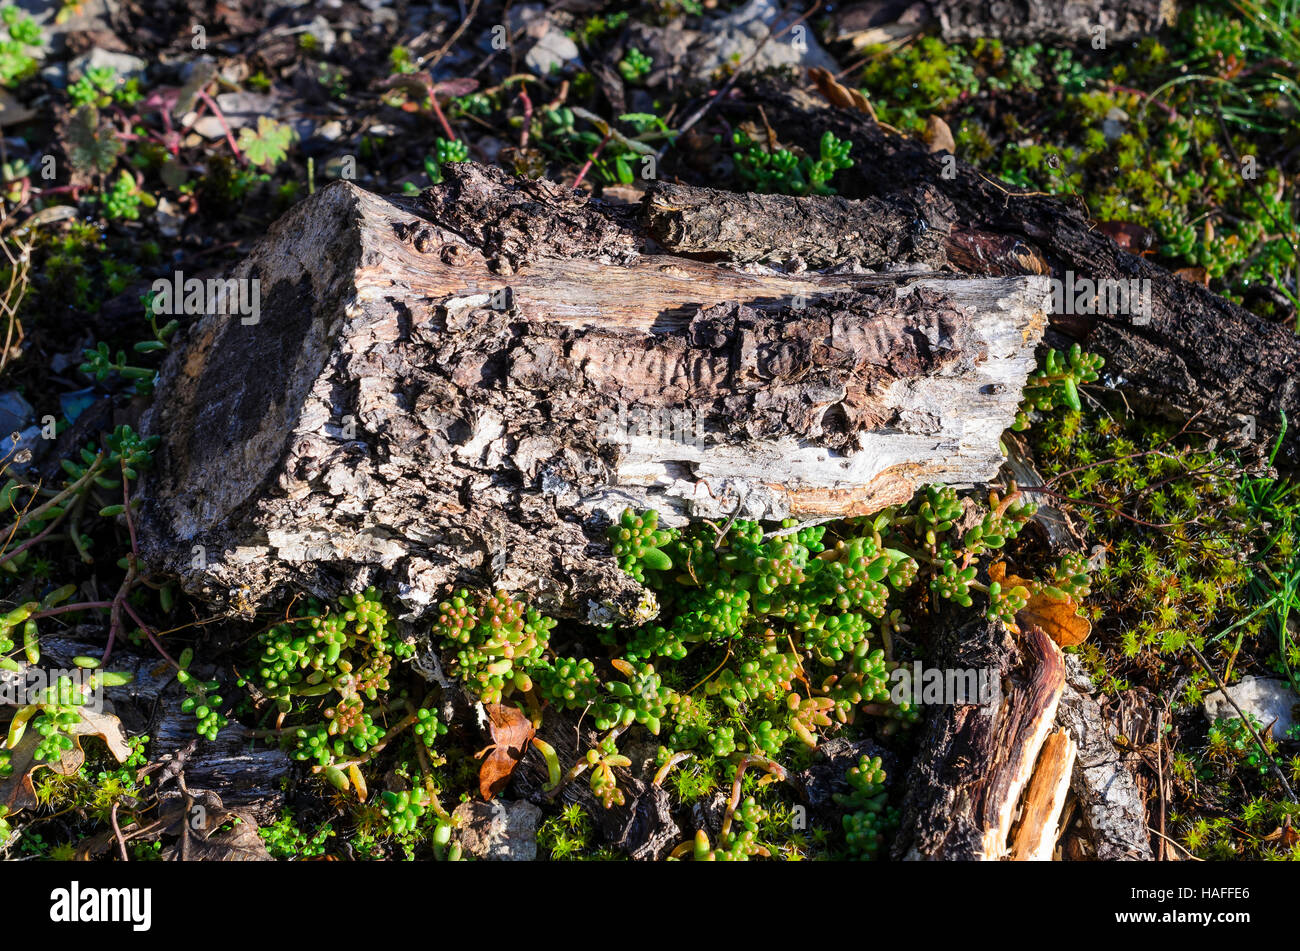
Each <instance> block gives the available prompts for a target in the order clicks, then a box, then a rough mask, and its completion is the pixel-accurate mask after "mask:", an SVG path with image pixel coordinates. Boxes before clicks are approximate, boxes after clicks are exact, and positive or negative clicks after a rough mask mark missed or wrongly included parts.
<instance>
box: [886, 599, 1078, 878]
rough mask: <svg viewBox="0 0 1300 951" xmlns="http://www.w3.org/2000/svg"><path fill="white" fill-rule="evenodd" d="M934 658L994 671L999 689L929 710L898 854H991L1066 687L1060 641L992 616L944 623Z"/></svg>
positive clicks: (968, 857)
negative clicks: (981, 700)
mask: <svg viewBox="0 0 1300 951" xmlns="http://www.w3.org/2000/svg"><path fill="white" fill-rule="evenodd" d="M932 649H933V651H934V654H933V660H932V661H931V665H932V666H933V667H936V668H938V669H941V670H971V669H975V670H990V671H996V672H997V676H998V677H999V678H1000V680H1001V681H1002V684H1003V685H1002V688H1001V690H1000V691H999V693H1000V696H994V697H992V698H990V699H989V701H987V702H986V703H985V704H982V705H979V704H960V703H959V704H945V705H941V706H936V707H932V708H931V709H930V710H929V712H928V714H927V716H926V723H925V729H924V732H923V734H922V737H921V742H920V745H919V748H918V753H917V756H916V759H915V760H914V761H913V763H912V767H911V770H910V772H909V773H908V777H907V789H906V793H905V795H904V799H903V815H902V830H903V831H902V832H901V833H900V834H899V836H898V838H897V839H896V840H895V842H894V847H893V850H894V855H895V857H896V858H902V859H907V860H914V861H915V860H924V861H935V860H959V861H972V860H997V859H1001V858H1003V857H1004V856H1005V855H1006V853H1007V848H1008V835H1009V833H1010V832H1011V826H1012V820H1013V817H1014V814H1015V810H1016V807H1017V804H1018V803H1019V801H1020V795H1021V793H1022V792H1023V791H1024V789H1025V786H1026V784H1027V783H1028V782H1029V779H1030V776H1031V775H1032V773H1033V770H1034V765H1035V762H1036V760H1037V758H1038V753H1039V750H1040V748H1041V747H1042V745H1043V742H1044V740H1045V739H1046V737H1047V734H1048V732H1049V731H1050V729H1051V726H1052V722H1053V719H1054V718H1055V716H1056V707H1057V704H1058V702H1059V701H1060V698H1061V691H1062V690H1063V689H1064V687H1065V665H1064V663H1063V660H1062V655H1061V652H1060V649H1059V648H1057V646H1056V645H1055V644H1053V643H1052V641H1051V639H1050V638H1048V637H1047V635H1046V634H1044V633H1043V632H1042V630H1041V629H1040V628H1038V627H1031V628H1029V629H1028V630H1027V631H1025V633H1024V634H1023V635H1021V636H1020V637H1019V638H1017V639H1012V637H1011V635H1010V634H1008V633H1007V631H1006V630H1005V629H1004V628H1003V626H1002V624H1001V623H1000V622H997V621H987V620H984V619H982V618H981V619H977V620H975V621H970V622H968V623H966V624H964V625H960V626H953V625H942V626H941V628H940V631H939V634H938V636H937V637H936V639H935V643H934V644H933V645H932Z"/></svg>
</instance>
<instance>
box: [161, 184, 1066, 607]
mask: <svg viewBox="0 0 1300 951" xmlns="http://www.w3.org/2000/svg"><path fill="white" fill-rule="evenodd" d="M657 194H663V193H657ZM671 194H672V195H673V196H675V198H674V200H678V199H680V200H681V201H682V202H684V203H685V202H688V201H689V200H691V199H692V198H697V197H698V195H697V194H696V193H695V191H694V190H692V189H675V190H672V191H671ZM712 194H713V193H706V196H707V195H712ZM787 202H788V200H787V199H771V200H769V199H766V198H758V197H752V198H750V199H748V200H747V204H748V206H749V208H750V210H749V211H747V212H745V214H747V215H748V216H749V219H750V220H752V221H753V222H754V228H753V231H754V233H755V234H762V233H768V234H771V233H772V227H771V221H774V220H777V219H778V218H779V219H780V220H781V221H788V220H789V218H788V207H789V206H788V204H787ZM769 205H770V207H771V208H773V209H777V211H773V212H772V214H771V215H770V216H769V214H768V211H767V209H768V208H769ZM900 207H901V206H900ZM800 210H801V213H802V215H803V217H804V220H805V221H806V222H808V227H809V229H810V233H813V234H818V233H825V231H826V224H825V223H826V222H827V221H831V222H842V221H843V220H844V214H845V205H844V203H842V202H836V201H832V202H827V201H824V200H821V199H803V200H802V201H801V202H800ZM914 210H915V209H913V208H912V207H910V206H909V207H906V208H905V209H904V210H903V211H902V212H900V214H908V215H910V214H913V212H914ZM764 224H766V225H767V230H766V232H765V231H764V227H763V226H764ZM782 227H785V226H784V225H783V226H782ZM863 234H864V235H865V234H866V233H865V232H863ZM876 238H879V239H880V240H883V241H889V242H892V241H893V240H894V239H893V238H891V237H889V236H886V235H884V234H877V235H876ZM876 238H871V237H869V236H865V237H860V238H858V239H855V242H850V243H851V244H852V246H853V248H854V249H855V250H854V251H853V256H854V257H860V254H861V252H862V250H863V249H864V248H866V247H867V246H868V245H870V244H871V242H872V241H875V240H876ZM678 243H679V244H682V245H683V246H685V245H686V244H689V245H690V246H691V247H693V248H696V249H698V250H703V246H702V245H700V243H699V242H696V241H693V239H692V235H691V232H690V231H689V229H687V230H686V231H683V232H682V233H681V240H680V242H678ZM893 247H894V245H892V244H890V245H888V248H889V249H890V253H893V252H892V248H893ZM927 247H929V248H930V252H929V253H930V257H929V259H928V260H930V261H934V260H935V259H934V257H933V250H934V248H933V246H932V245H931V246H927ZM717 250H718V251H719V252H720V253H722V254H723V255H724V256H725V254H726V252H728V251H729V250H731V249H730V248H727V247H720V248H718V249H717ZM827 263H830V262H829V260H828V261H827ZM840 263H846V262H840ZM847 263H848V265H849V266H848V268H846V270H848V271H850V272H852V271H855V270H857V269H856V268H855V267H854V265H853V262H852V261H849V262H847ZM234 276H235V277H238V278H243V279H253V278H256V279H258V280H260V281H261V287H262V288H263V289H264V292H265V293H266V300H264V301H263V302H262V305H263V306H262V310H261V313H262V319H261V321H260V322H259V323H258V324H257V325H253V326H248V325H244V324H241V322H240V321H239V320H238V319H231V318H228V317H221V316H220V315H215V314H209V315H207V316H205V317H203V318H202V319H201V320H199V321H198V322H197V323H196V324H194V325H193V326H191V327H190V328H189V329H188V334H187V337H186V342H185V346H184V347H183V348H182V349H179V350H178V351H177V352H175V353H173V354H172V355H171V356H170V357H169V359H168V361H167V363H166V365H165V366H164V368H163V371H162V375H161V378H160V382H159V399H158V400H157V401H156V402H155V404H154V407H153V408H152V409H151V411H150V414H149V416H148V417H147V418H146V420H145V423H144V425H145V427H146V429H147V431H149V432H152V433H158V434H159V435H161V436H162V438H163V443H162V446H161V447H160V449H159V451H158V453H157V457H156V461H157V465H156V467H155V469H154V471H153V472H152V473H151V474H150V475H149V476H148V484H147V486H146V487H145V501H144V507H143V510H142V512H141V525H142V526H143V533H142V549H143V552H144V554H145V557H146V559H147V560H148V561H149V562H151V563H152V564H153V566H154V567H156V568H159V569H163V570H167V571H171V572H174V573H176V574H178V575H179V576H180V577H181V579H182V582H183V584H184V585H185V587H186V589H187V590H189V591H190V592H192V593H195V594H198V595H201V596H205V597H208V598H210V599H213V600H216V601H218V602H224V603H225V604H226V605H227V607H228V608H229V609H230V610H232V611H236V612H240V613H247V612H249V611H251V610H252V609H253V608H254V607H256V606H257V605H258V604H259V603H260V602H262V601H263V600H265V599H266V598H267V597H268V596H269V595H271V594H272V592H273V591H274V590H275V589H276V588H277V587H278V586H280V585H281V584H284V583H288V582H293V583H295V584H298V585H303V586H305V587H307V588H308V589H309V590H314V591H316V592H318V593H320V594H322V595H325V594H327V593H329V594H332V593H335V592H337V591H338V590H339V589H340V588H344V589H346V588H349V587H352V586H358V585H361V584H366V583H372V582H378V583H380V584H387V585H388V586H389V587H390V588H391V589H395V591H396V593H397V595H398V596H399V597H400V598H402V599H403V600H404V601H405V602H406V604H407V606H408V607H409V608H410V610H411V612H412V614H419V613H421V612H422V611H423V610H424V609H426V608H427V607H428V606H429V605H431V604H436V603H437V601H438V600H439V599H440V598H441V597H442V596H443V595H444V593H445V591H446V589H447V587H448V586H449V585H451V584H453V583H462V584H472V585H475V586H483V585H487V584H492V585H496V586H500V587H504V588H506V589H508V590H512V591H522V592H525V593H526V594H528V595H529V596H531V597H533V598H535V599H536V600H537V601H538V603H539V604H540V606H542V607H543V608H544V609H546V610H549V611H554V612H559V613H567V614H570V615H577V616H583V617H588V618H590V619H593V620H597V621H608V620H612V619H624V620H633V619H637V618H644V617H647V616H649V615H650V614H651V613H652V612H653V611H654V610H655V607H654V603H653V598H652V596H650V595H649V593H648V592H646V591H644V590H643V589H642V588H641V587H640V586H639V585H637V584H636V583H635V582H634V581H632V580H631V579H630V578H628V577H627V576H625V575H624V574H623V573H622V572H621V571H619V570H618V568H617V567H616V565H615V564H614V562H613V560H612V559H611V558H609V557H608V547H607V545H606V542H605V539H604V534H603V528H604V526H606V525H608V524H609V521H610V518H611V517H616V516H617V514H618V513H619V512H620V511H621V510H622V509H623V508H624V507H625V506H627V505H633V506H643V507H654V508H657V509H659V510H660V511H661V512H662V513H663V521H664V522H666V523H668V524H680V522H681V521H682V519H683V518H684V517H685V516H687V515H688V514H693V515H697V516H704V517H718V518H721V517H725V516H727V515H730V514H731V513H733V512H736V511H737V510H738V509H739V510H740V511H742V512H743V513H744V514H746V515H748V516H749V517H768V518H782V517H785V516H788V515H795V516H807V517H817V516H832V515H852V514H862V513H867V512H871V511H874V510H876V509H878V508H880V507H882V506H884V505H887V504H891V503H896V502H902V501H905V500H906V499H908V498H909V497H910V496H911V495H912V493H913V491H914V490H915V488H916V487H917V486H918V485H920V484H923V483H929V482H946V483H967V482H978V481H983V480H986V479H989V478H992V477H993V475H994V474H995V473H996V471H997V468H998V466H999V464H1000V462H1001V455H1000V452H999V450H998V438H999V435H1000V434H1001V432H1002V431H1003V430H1004V429H1005V427H1006V426H1007V425H1008V424H1009V423H1010V422H1011V420H1012V418H1013V417H1014V414H1015V411H1016V407H1017V404H1018V402H1019V400H1020V390H1021V386H1022V384H1023V383H1024V380H1025V378H1026V376H1027V374H1028V373H1029V371H1030V370H1031V368H1032V365H1033V362H1034V357H1033V350H1034V346H1035V345H1036V344H1037V343H1038V341H1039V340H1040V338H1041V335H1042V331H1043V328H1044V326H1045V321H1046V318H1045V316H1044V312H1045V308H1046V307H1047V304H1048V297H1049V293H1048V286H1047V283H1046V281H1045V280H1044V279H1042V278H997V279H987V280H974V281H972V280H961V279H951V278H950V277H947V276H944V275H933V276H929V277H925V278H908V279H905V278H900V277H898V276H897V275H894V276H890V275H881V274H869V273H867V274H863V273H839V274H826V273H813V272H803V273H798V274H784V273H779V272H778V271H776V270H774V269H773V268H771V267H758V266H748V267H744V266H741V265H735V264H732V265H723V264H718V263H706V262H704V261H700V260H695V259H692V258H686V257H681V256H677V255H672V254H666V253H658V249H657V248H656V249H655V251H649V250H646V244H645V237H644V234H643V232H642V229H641V225H640V224H639V223H638V220H637V212H636V210H635V209H626V208H619V207H614V206H606V205H604V204H602V203H600V202H596V201H590V200H588V199H586V198H585V197H582V196H579V195H574V194H573V193H572V192H571V191H570V190H568V189H565V188H562V187H561V186H559V185H556V184H553V183H550V182H544V181H522V180H515V179H512V178H510V177H509V176H507V175H506V174H505V173H503V172H501V171H499V170H497V169H493V168H487V167H483V166H476V165H471V164H463V165H456V166H453V167H451V168H450V169H449V171H448V181H447V183H446V184H444V185H442V186H439V187H438V188H435V189H430V190H429V191H427V192H425V193H424V194H423V195H422V196H420V197H419V198H418V199H414V200H404V199H396V198H392V199H390V198H381V197H378V196H376V195H371V194H368V193H366V192H364V191H362V190H360V189H358V188H356V187H355V186H353V185H351V184H349V183H345V182H341V183H336V184H333V185H331V186H329V187H328V188H325V189H323V190H321V191H320V192H318V193H317V194H316V195H315V196H314V197H312V198H310V199H308V200H307V201H304V202H303V203H302V204H300V205H299V206H297V207H296V208H295V209H294V210H293V211H291V212H290V213H289V214H288V215H286V216H285V218H283V219H282V220H281V221H280V222H278V223H277V224H276V225H275V226H274V227H273V228H272V229H271V232H270V234H269V235H268V236H267V238H266V239H265V240H264V241H263V242H262V243H261V244H260V245H259V246H258V247H257V248H255V249H254V251H253V252H252V253H251V254H250V256H249V257H248V259H247V260H245V261H244V262H242V263H241V264H240V265H239V266H238V267H237V268H236V269H235V272H234Z"/></svg>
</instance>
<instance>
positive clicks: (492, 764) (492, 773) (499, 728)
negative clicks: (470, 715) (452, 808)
mask: <svg viewBox="0 0 1300 951" xmlns="http://www.w3.org/2000/svg"><path fill="white" fill-rule="evenodd" d="M484 708H485V709H486V710H487V715H488V724H489V728H490V729H491V731H492V743H493V745H492V747H491V748H490V750H489V752H488V755H487V757H486V758H485V759H484V760H483V765H482V766H481V767H480V768H479V773H478V787H479V792H480V793H482V794H483V798H484V799H491V798H492V797H493V796H496V795H497V794H498V793H500V792H501V791H502V790H503V789H505V788H506V784H507V783H508V782H510V776H511V774H512V773H513V772H514V771H515V767H516V766H517V765H518V764H519V761H520V760H521V759H522V758H523V755H524V751H525V750H526V749H528V743H529V741H530V740H531V739H532V738H533V734H534V733H535V732H536V729H535V727H534V726H533V721H532V720H530V719H528V717H527V716H525V715H524V712H523V711H522V710H520V709H519V708H518V707H511V706H506V705H505V704H500V703H488V704H484Z"/></svg>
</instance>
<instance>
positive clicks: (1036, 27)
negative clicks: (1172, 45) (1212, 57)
mask: <svg viewBox="0 0 1300 951" xmlns="http://www.w3.org/2000/svg"><path fill="white" fill-rule="evenodd" d="M1177 9H1178V4H1177V3H1176V2H1173V0H1071V2H1069V3H1062V2H1058V0H1011V2H1008V0H892V2H891V0H884V2H882V0H870V2H867V3H855V4H850V5H849V6H847V7H845V8H844V9H843V10H841V11H840V12H839V13H838V14H837V15H836V17H835V35H836V37H837V38H838V39H842V40H849V41H852V42H853V43H854V44H855V45H867V44H870V43H881V42H886V41H888V40H891V39H897V38H900V37H903V36H908V35H911V34H913V33H917V32H919V31H921V30H922V29H925V28H929V27H936V28H937V30H938V33H939V35H940V36H941V37H942V38H943V39H944V40H946V41H948V42H949V43H960V42H967V41H970V40H977V39H981V38H983V37H991V38H997V39H1001V40H1007V41H1009V42H1046V41H1049V40H1058V41H1065V42H1073V43H1077V42H1080V41H1091V40H1093V39H1095V38H1097V37H1098V36H1101V37H1102V38H1103V40H1104V42H1105V43H1106V44H1107V46H1113V45H1114V44H1116V43H1122V42H1126V41H1128V40H1132V39H1137V38H1140V37H1143V36H1148V35H1150V34H1152V33H1154V32H1156V31H1157V30H1158V29H1160V28H1161V27H1162V26H1165V25H1168V24H1170V23H1172V22H1173V20H1174V19H1175V18H1176V15H1177ZM1097 27H1102V28H1103V29H1104V33H1101V34H1099V33H1098V32H1097Z"/></svg>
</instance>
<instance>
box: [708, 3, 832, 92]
mask: <svg viewBox="0 0 1300 951" xmlns="http://www.w3.org/2000/svg"><path fill="white" fill-rule="evenodd" d="M781 8H782V5H781V4H780V3H778V2H776V0H750V2H749V3H747V4H745V5H744V6H743V7H741V8H740V9H738V10H735V11H734V12H732V13H729V14H727V15H726V16H724V17H719V18H718V19H716V20H712V21H709V22H708V24H707V26H706V28H705V29H704V30H702V31H701V35H702V36H703V37H705V39H704V40H703V41H702V42H700V43H698V44H697V45H696V46H695V47H694V48H692V50H691V53H690V58H691V60H692V61H693V66H694V67H695V69H696V70H698V71H699V72H700V73H702V74H704V75H707V74H709V73H711V72H713V71H714V70H716V69H719V68H721V67H723V66H726V65H732V66H734V65H736V64H737V63H744V62H749V66H748V69H749V70H750V71H751V72H755V73H757V72H762V71H763V70H764V69H768V68H770V67H773V66H786V65H791V64H793V65H797V66H805V67H806V66H818V67H821V68H822V69H828V70H830V71H831V72H839V64H838V63H836V62H835V59H834V58H833V57H832V56H831V55H830V54H829V53H827V52H826V50H825V49H823V48H822V46H821V44H819V43H818V42H817V40H816V39H815V38H814V37H813V31H812V28H811V27H809V26H808V25H807V24H806V23H804V24H800V25H799V26H798V27H795V28H794V29H792V30H791V31H790V32H789V33H786V34H785V35H783V36H779V37H773V38H772V40H770V41H769V42H768V43H767V44H766V45H765V46H763V48H762V49H761V50H759V51H758V53H757V54H756V55H754V59H753V60H752V61H750V60H749V57H750V55H752V54H754V51H755V50H756V49H758V46H759V44H760V43H762V42H763V40H765V39H766V38H767V36H768V34H769V33H770V32H773V31H775V32H780V31H781V30H782V29H783V28H784V27H785V26H787V25H789V24H790V23H791V22H792V21H793V20H794V17H793V16H788V17H782V16H781ZM800 27H802V29H801V28H800Z"/></svg>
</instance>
